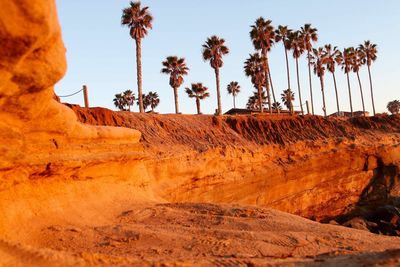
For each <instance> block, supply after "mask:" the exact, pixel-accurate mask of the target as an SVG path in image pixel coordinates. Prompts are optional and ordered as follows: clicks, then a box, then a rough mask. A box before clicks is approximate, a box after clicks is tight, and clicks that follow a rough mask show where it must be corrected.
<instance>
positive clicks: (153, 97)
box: [145, 91, 160, 111]
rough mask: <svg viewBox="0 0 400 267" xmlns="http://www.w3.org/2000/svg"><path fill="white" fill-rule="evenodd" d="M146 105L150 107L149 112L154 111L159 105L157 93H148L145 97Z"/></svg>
mask: <svg viewBox="0 0 400 267" xmlns="http://www.w3.org/2000/svg"><path fill="white" fill-rule="evenodd" d="M145 102H146V103H148V105H149V106H150V108H151V110H152V111H154V109H155V108H156V107H157V106H158V104H160V98H159V97H158V94H157V92H151V91H150V92H149V93H148V94H147V95H146V101H145Z"/></svg>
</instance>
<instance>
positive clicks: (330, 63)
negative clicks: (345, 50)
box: [324, 44, 340, 73]
mask: <svg viewBox="0 0 400 267" xmlns="http://www.w3.org/2000/svg"><path fill="white" fill-rule="evenodd" d="M324 49H325V51H324V54H325V55H324V57H325V62H324V63H325V64H326V69H327V70H328V71H330V72H332V73H334V72H335V70H336V64H337V56H338V55H339V54H340V51H339V50H338V48H337V46H335V47H333V48H332V45H331V44H327V45H325V46H324ZM339 58H340V57H339Z"/></svg>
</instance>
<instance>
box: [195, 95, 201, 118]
mask: <svg viewBox="0 0 400 267" xmlns="http://www.w3.org/2000/svg"><path fill="white" fill-rule="evenodd" d="M196 107H197V114H199V115H200V114H201V111H200V99H199V98H198V97H196Z"/></svg>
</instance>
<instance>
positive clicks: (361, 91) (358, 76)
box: [357, 71, 365, 117]
mask: <svg viewBox="0 0 400 267" xmlns="http://www.w3.org/2000/svg"><path fill="white" fill-rule="evenodd" d="M357 79H358V85H359V86H360V93H361V102H362V107H363V112H364V117H365V105H364V94H363V89H362V85H361V79H360V74H359V73H358V71H357Z"/></svg>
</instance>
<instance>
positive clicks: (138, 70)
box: [136, 39, 144, 113]
mask: <svg viewBox="0 0 400 267" xmlns="http://www.w3.org/2000/svg"><path fill="white" fill-rule="evenodd" d="M136 73H137V86H138V95H139V112H140V113H143V112H144V108H143V93H142V40H141V39H136Z"/></svg>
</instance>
